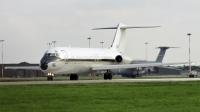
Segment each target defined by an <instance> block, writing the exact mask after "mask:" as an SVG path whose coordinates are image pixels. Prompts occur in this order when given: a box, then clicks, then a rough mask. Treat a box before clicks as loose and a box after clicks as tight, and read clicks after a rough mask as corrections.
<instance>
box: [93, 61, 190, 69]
mask: <svg viewBox="0 0 200 112" xmlns="http://www.w3.org/2000/svg"><path fill="white" fill-rule="evenodd" d="M179 64H189V62H177V63H146V64H118V65H95V66H92V70H112V69H127V68H141V67H153V66H164V65H165V66H168V65H179Z"/></svg>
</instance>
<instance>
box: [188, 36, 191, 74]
mask: <svg viewBox="0 0 200 112" xmlns="http://www.w3.org/2000/svg"><path fill="white" fill-rule="evenodd" d="M187 35H188V36H189V75H191V65H190V35H192V34H191V33H188V34H187Z"/></svg>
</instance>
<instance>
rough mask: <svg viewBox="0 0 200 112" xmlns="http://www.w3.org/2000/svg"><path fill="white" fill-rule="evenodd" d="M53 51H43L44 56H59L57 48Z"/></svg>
mask: <svg viewBox="0 0 200 112" xmlns="http://www.w3.org/2000/svg"><path fill="white" fill-rule="evenodd" d="M54 52H55V53H48V51H46V52H45V54H44V56H56V57H59V53H58V51H57V50H55V51H54Z"/></svg>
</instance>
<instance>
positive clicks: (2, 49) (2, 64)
mask: <svg viewBox="0 0 200 112" xmlns="http://www.w3.org/2000/svg"><path fill="white" fill-rule="evenodd" d="M3 41H4V40H0V42H2V65H1V66H2V75H1V77H3Z"/></svg>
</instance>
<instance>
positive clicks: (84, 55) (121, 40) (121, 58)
mask: <svg viewBox="0 0 200 112" xmlns="http://www.w3.org/2000/svg"><path fill="white" fill-rule="evenodd" d="M155 27H159V26H132V25H125V24H122V23H119V24H118V26H116V27H106V28H94V29H93V30H100V29H116V33H115V36H114V40H113V42H112V45H111V47H110V48H106V49H103V48H76V47H54V48H51V49H49V50H47V51H46V52H45V53H44V56H43V57H42V59H41V60H40V64H39V66H33V67H9V66H7V67H5V68H6V69H23V70H26V69H28V70H41V71H43V72H44V73H47V74H48V75H50V76H51V75H52V74H70V80H78V75H77V74H78V73H88V72H90V73H91V72H96V71H101V72H103V73H104V79H112V71H111V70H113V69H127V68H139V67H152V66H161V65H174V64H187V63H188V62H180V63H146V64H130V63H131V61H132V59H131V58H130V57H128V56H125V55H124V54H123V52H124V46H125V41H126V38H125V33H126V29H129V28H155Z"/></svg>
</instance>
